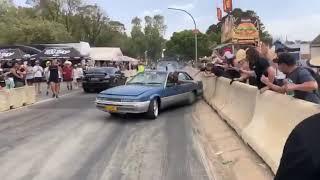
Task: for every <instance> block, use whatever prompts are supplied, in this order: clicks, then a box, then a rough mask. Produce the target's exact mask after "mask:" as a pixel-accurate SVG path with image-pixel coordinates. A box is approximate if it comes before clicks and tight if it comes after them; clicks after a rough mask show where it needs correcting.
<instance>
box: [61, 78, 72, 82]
mask: <svg viewBox="0 0 320 180" xmlns="http://www.w3.org/2000/svg"><path fill="white" fill-rule="evenodd" d="M72 81H73V79H72V78H70V79H69V78H68V79H66V78H65V79H63V82H72Z"/></svg>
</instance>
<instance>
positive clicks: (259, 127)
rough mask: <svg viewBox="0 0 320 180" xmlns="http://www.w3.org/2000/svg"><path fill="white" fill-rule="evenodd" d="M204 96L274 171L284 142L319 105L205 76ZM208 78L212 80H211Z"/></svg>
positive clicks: (318, 111) (319, 109) (319, 107)
mask: <svg viewBox="0 0 320 180" xmlns="http://www.w3.org/2000/svg"><path fill="white" fill-rule="evenodd" d="M202 79H203V85H204V97H205V99H206V101H207V102H208V103H209V104H211V106H212V107H213V108H214V109H215V110H217V112H218V113H219V114H220V115H221V116H222V118H223V119H225V120H226V121H227V122H228V123H229V124H230V125H231V126H232V127H233V128H234V129H235V130H236V131H237V133H238V134H239V135H240V136H241V137H242V138H243V140H244V141H245V142H247V143H248V144H249V145H250V146H251V147H252V148H253V149H254V150H255V151H256V152H257V154H258V155H260V156H261V158H262V159H263V160H264V161H265V162H266V163H267V164H268V165H269V166H270V167H271V169H272V171H273V172H274V173H276V171H277V169H278V166H279V163H280V158H281V156H282V152H283V148H284V145H285V142H286V140H287V138H288V136H289V134H290V133H291V132H292V130H293V129H294V128H295V127H296V126H297V125H298V124H299V123H300V122H302V121H303V120H304V119H306V118H308V117H310V116H312V115H314V114H316V113H320V106H319V105H316V104H313V103H309V102H306V101H302V100H297V99H294V98H292V97H290V96H287V95H283V94H279V93H276V92H272V91H266V92H264V93H263V94H260V92H259V91H258V90H257V88H256V87H253V86H249V85H247V84H242V83H238V82H235V83H233V84H232V85H230V80H228V79H225V78H217V79H216V81H215V80H214V79H212V78H204V77H202ZM211 81H213V82H215V83H211Z"/></svg>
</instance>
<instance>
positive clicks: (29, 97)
mask: <svg viewBox="0 0 320 180" xmlns="http://www.w3.org/2000/svg"><path fill="white" fill-rule="evenodd" d="M25 93H26V102H25V103H26V104H27V105H30V104H34V103H36V90H35V87H34V86H26V87H25Z"/></svg>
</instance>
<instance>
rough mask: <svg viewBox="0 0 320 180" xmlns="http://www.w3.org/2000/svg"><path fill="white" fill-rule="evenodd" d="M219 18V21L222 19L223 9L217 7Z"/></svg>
mask: <svg viewBox="0 0 320 180" xmlns="http://www.w3.org/2000/svg"><path fill="white" fill-rule="evenodd" d="M217 18H218V20H219V21H221V20H222V10H221V9H220V8H217Z"/></svg>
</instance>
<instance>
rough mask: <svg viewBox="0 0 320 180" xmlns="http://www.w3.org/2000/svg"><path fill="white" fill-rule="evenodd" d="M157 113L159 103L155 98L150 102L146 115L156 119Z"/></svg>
mask: <svg viewBox="0 0 320 180" xmlns="http://www.w3.org/2000/svg"><path fill="white" fill-rule="evenodd" d="M158 115H159V103H158V101H157V100H156V99H153V100H152V101H151V102H150V105H149V109H148V112H147V117H148V118H150V119H157V117H158Z"/></svg>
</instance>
